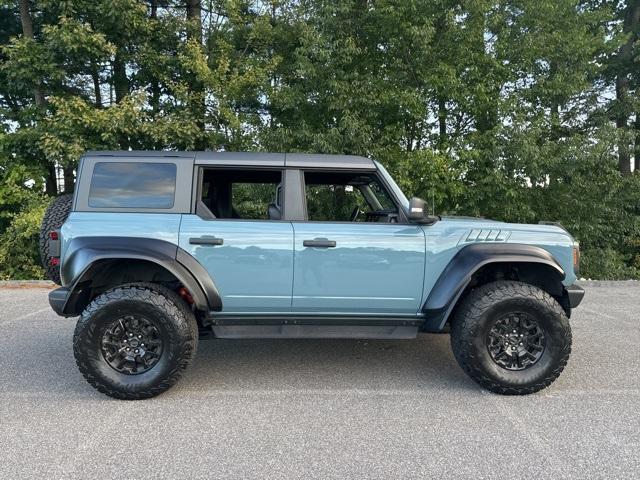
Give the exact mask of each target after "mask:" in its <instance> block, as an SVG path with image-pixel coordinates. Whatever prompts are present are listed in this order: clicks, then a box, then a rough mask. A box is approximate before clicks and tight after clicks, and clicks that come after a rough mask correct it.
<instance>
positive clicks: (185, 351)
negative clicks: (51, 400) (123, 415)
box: [73, 284, 198, 400]
mask: <svg viewBox="0 0 640 480" xmlns="http://www.w3.org/2000/svg"><path fill="white" fill-rule="evenodd" d="M197 344H198V326H197V322H196V320H195V318H194V316H193V313H192V312H191V310H189V308H188V306H187V305H186V304H185V302H184V301H183V300H182V299H181V298H180V297H179V296H178V295H177V294H176V293H175V292H173V291H171V290H169V289H167V288H164V287H162V286H159V285H155V284H132V285H125V286H122V287H117V288H114V289H113V290H109V291H107V292H105V293H103V294H102V295H100V296H98V297H97V298H95V299H94V300H93V301H92V302H91V304H89V306H88V307H87V308H86V309H85V311H84V312H83V313H82V316H81V317H80V319H79V321H78V324H77V326H76V330H75V333H74V337H73V347H74V355H75V358H76V363H77V364H78V368H79V369H80V372H81V373H82V374H83V375H84V377H85V378H86V380H87V381H88V382H89V383H90V384H91V385H92V386H93V387H94V388H96V389H97V390H99V391H100V392H102V393H105V394H107V395H109V396H111V397H115V398H120V399H127V400H136V399H143V398H149V397H154V396H156V395H158V394H160V393H162V392H164V391H165V390H167V389H169V388H170V387H171V386H173V385H174V384H175V383H176V382H177V381H178V379H179V378H180V377H181V376H182V374H183V372H184V370H185V369H186V368H187V367H188V366H189V364H190V363H191V360H192V359H193V356H194V355H195V351H196V348H197Z"/></svg>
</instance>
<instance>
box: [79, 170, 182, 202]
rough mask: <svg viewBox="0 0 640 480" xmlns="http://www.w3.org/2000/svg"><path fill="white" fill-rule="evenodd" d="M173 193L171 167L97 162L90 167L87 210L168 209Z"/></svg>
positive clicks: (173, 173)
mask: <svg viewBox="0 0 640 480" xmlns="http://www.w3.org/2000/svg"><path fill="white" fill-rule="evenodd" d="M175 191H176V166H175V164H173V163H138V162H113V163H111V162H109V163H107V162H100V163H96V165H95V167H93V177H92V178H91V189H90V191H89V206H90V207H96V208H171V207H173V200H174V196H175Z"/></svg>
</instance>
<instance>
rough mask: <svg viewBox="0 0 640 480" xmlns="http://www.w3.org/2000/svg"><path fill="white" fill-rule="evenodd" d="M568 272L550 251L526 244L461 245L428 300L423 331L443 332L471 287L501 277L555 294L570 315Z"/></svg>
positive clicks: (424, 310)
mask: <svg viewBox="0 0 640 480" xmlns="http://www.w3.org/2000/svg"><path fill="white" fill-rule="evenodd" d="M564 278H565V271H564V269H563V268H562V266H560V264H559V263H558V261H557V260H556V259H555V258H554V257H553V255H551V254H550V253H549V252H548V251H547V250H545V249H543V248H541V247H537V246H534V245H523V244H473V245H469V246H467V247H464V248H462V249H461V250H460V251H458V253H456V255H454V257H453V258H452V259H451V261H450V262H449V264H448V265H447V266H446V267H445V269H444V270H443V271H442V273H441V274H440V276H439V277H438V280H437V281H436V283H435V285H434V286H433V288H432V289H431V292H430V293H429V295H428V297H427V300H426V301H425V303H424V305H423V307H422V312H423V313H424V314H425V317H426V320H425V323H424V327H423V328H424V330H427V331H441V330H442V329H443V328H444V326H445V324H446V323H447V321H448V320H449V318H450V316H451V314H452V313H453V311H454V310H455V308H456V306H457V305H458V304H459V301H460V300H461V299H462V298H463V297H464V295H465V294H466V292H468V291H469V290H470V289H472V288H475V287H478V286H480V285H484V284H486V283H489V282H491V281H495V280H500V279H511V280H518V281H522V282H525V283H529V284H531V285H534V286H537V287H539V288H541V289H543V290H545V291H546V292H548V293H549V294H550V295H552V296H553V297H554V298H556V300H558V302H559V303H560V304H561V305H562V307H563V308H564V310H565V312H566V313H567V315H569V314H570V311H571V308H570V306H569V302H568V298H567V293H566V290H565V288H564V285H563V283H562V281H563V280H564Z"/></svg>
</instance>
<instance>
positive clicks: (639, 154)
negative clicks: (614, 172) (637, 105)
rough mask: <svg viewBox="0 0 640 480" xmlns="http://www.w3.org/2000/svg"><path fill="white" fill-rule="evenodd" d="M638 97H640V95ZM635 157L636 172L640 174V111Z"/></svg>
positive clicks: (637, 115)
mask: <svg viewBox="0 0 640 480" xmlns="http://www.w3.org/2000/svg"><path fill="white" fill-rule="evenodd" d="M638 96H640V94H639V95H638ZM633 157H634V165H633V166H634V171H635V172H637V173H639V174H640V110H638V111H636V143H635V148H634V153H633Z"/></svg>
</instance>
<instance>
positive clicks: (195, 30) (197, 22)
mask: <svg viewBox="0 0 640 480" xmlns="http://www.w3.org/2000/svg"><path fill="white" fill-rule="evenodd" d="M187 21H188V22H189V23H190V25H189V27H190V31H189V32H187V33H188V35H189V38H195V39H196V40H198V43H200V44H202V5H201V4H200V0H187Z"/></svg>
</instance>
